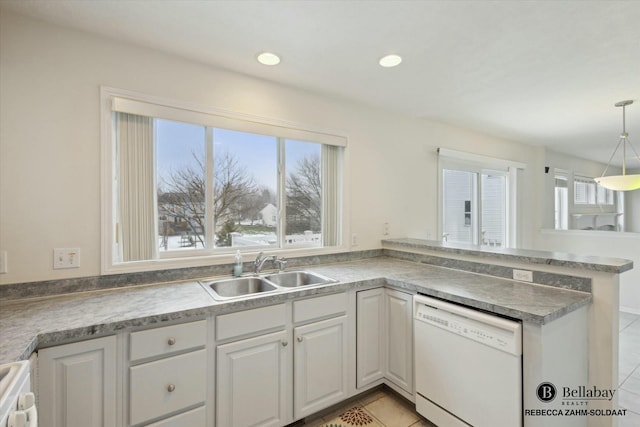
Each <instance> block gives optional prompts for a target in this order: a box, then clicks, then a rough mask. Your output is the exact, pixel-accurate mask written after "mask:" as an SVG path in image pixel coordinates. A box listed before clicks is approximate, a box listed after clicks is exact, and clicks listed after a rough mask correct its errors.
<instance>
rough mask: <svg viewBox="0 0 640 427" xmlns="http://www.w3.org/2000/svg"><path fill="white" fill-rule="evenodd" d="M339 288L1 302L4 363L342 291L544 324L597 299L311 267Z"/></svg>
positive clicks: (397, 264) (382, 265) (370, 267)
mask: <svg viewBox="0 0 640 427" xmlns="http://www.w3.org/2000/svg"><path fill="white" fill-rule="evenodd" d="M305 269H306V270H310V271H314V272H318V273H321V274H324V275H326V276H329V277H332V278H334V279H337V280H339V283H336V284H330V285H322V286H313V287H307V288H297V289H296V288H294V289H291V290H285V291H282V292H278V293H274V294H269V295H257V296H250V297H246V298H242V299H238V300H232V301H225V302H219V301H215V300H214V299H213V298H212V297H211V296H210V295H209V294H208V293H207V292H206V291H205V290H204V289H203V288H202V287H201V286H200V284H198V283H197V282H195V281H193V280H190V281H181V282H174V283H168V284H160V285H149V286H135V287H131V288H125V289H122V288H120V289H113V290H106V291H93V292H82V293H76V294H68V295H64V296H54V297H45V298H32V299H23V300H12V301H3V302H0V334H1V342H2V344H1V348H0V364H2V363H7V362H11V361H14V360H19V359H25V358H27V357H29V355H30V354H31V353H32V352H33V351H34V350H35V349H37V348H39V347H46V346H51V345H55V344H60V343H64V342H70V341H75V340H81V339H89V338H91V337H94V336H101V335H108V334H112V333H116V332H117V331H119V330H123V329H127V328H134V327H140V326H146V325H153V324H160V323H162V322H166V321H171V320H180V319H182V320H188V319H190V318H193V319H199V318H204V317H206V316H207V315H208V314H210V313H221V312H228V311H233V310H239V309H247V308H252V307H257V306H262V305H268V304H273V303H277V302H282V301H286V300H290V299H293V298H299V297H304V296H307V295H319V294H324V293H330V292H336V291H339V290H346V289H354V288H368V287H375V286H383V285H387V286H393V287H396V288H400V289H405V290H407V291H409V292H420V293H424V294H427V295H430V296H435V297H440V298H443V299H446V300H449V301H452V302H458V303H462V304H465V305H468V306H471V307H474V308H478V309H482V310H486V311H490V312H494V313H497V314H501V315H506V316H509V317H513V318H516V319H521V320H523V321H527V322H532V323H536V324H545V323H548V322H551V321H553V320H554V319H557V318H559V317H561V316H563V315H565V314H567V313H569V312H571V311H573V310H575V309H577V308H579V307H582V306H584V305H587V304H589V303H590V302H591V294H590V293H586V292H578V291H573V290H565V289H560V288H554V287H549V286H541V285H532V284H528V283H523V282H516V281H512V280H507V279H500V278H495V277H488V276H482V275H478V274H473V273H467V272H462V271H456V270H450V269H446V268H441V267H434V266H429V265H423V264H418V263H415V262H410V261H403V260H398V259H394V258H387V257H377V258H371V259H365V260H361V261H352V262H344V263H336V264H330V265H315V266H310V267H308V268H305Z"/></svg>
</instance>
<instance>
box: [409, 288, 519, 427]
mask: <svg viewBox="0 0 640 427" xmlns="http://www.w3.org/2000/svg"><path fill="white" fill-rule="evenodd" d="M413 301H414V311H413V312H414V313H415V322H414V328H415V330H414V333H415V365H416V366H415V370H416V373H415V374H416V410H417V411H418V413H420V414H422V415H423V416H424V417H425V418H427V419H429V420H430V421H432V422H433V423H435V424H436V425H438V426H439V427H465V426H474V427H519V426H522V422H523V421H522V419H523V417H522V324H521V322H517V321H514V320H510V319H505V318H502V317H498V316H495V315H491V314H487V313H484V312H480V311H478V310H473V309H469V308H466V307H462V306H459V305H455V304H451V303H447V302H444V301H441V300H438V299H435V298H430V297H427V296H423V295H416V296H415V297H414V300H413Z"/></svg>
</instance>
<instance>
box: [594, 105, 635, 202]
mask: <svg viewBox="0 0 640 427" xmlns="http://www.w3.org/2000/svg"><path fill="white" fill-rule="evenodd" d="M631 104H633V101H632V100H627V101H620V102H617V103H616V104H615V105H616V107H622V133H621V134H620V141H618V145H617V146H616V149H615V150H614V151H613V154H612V155H611V158H610V159H609V163H607V167H606V168H605V169H604V172H602V176H601V177H600V178H594V180H595V181H596V182H597V183H598V184H600V185H602V186H603V187H604V188H608V189H609V190H615V191H630V190H637V189H638V188H640V174H635V175H627V144H629V148H631V150H632V151H633V153H634V154H635V155H636V158H637V159H638V161H639V162H640V156H639V155H638V152H637V151H636V149H635V148H633V145H631V141H629V134H628V133H627V124H626V117H625V116H626V111H625V108H626V107H627V105H631ZM620 145H622V175H610V176H604V174H606V173H607V169H609V166H610V165H611V160H613V157H614V156H615V155H616V152H617V151H618V148H620Z"/></svg>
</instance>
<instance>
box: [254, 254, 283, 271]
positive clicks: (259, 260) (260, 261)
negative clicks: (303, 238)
mask: <svg viewBox="0 0 640 427" xmlns="http://www.w3.org/2000/svg"><path fill="white" fill-rule="evenodd" d="M277 259H278V257H277V256H275V255H271V256H264V252H260V253H259V254H258V256H257V257H256V260H255V261H254V262H253V272H254V273H255V274H260V271H262V266H263V265H264V263H265V262H267V261H271V262H275V261H276V260H277Z"/></svg>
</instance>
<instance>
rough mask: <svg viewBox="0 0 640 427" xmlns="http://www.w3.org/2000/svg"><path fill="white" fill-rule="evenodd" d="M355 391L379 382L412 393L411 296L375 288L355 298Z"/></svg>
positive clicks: (361, 292) (392, 290)
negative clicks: (356, 388)
mask: <svg viewBox="0 0 640 427" xmlns="http://www.w3.org/2000/svg"><path fill="white" fill-rule="evenodd" d="M356 300H357V334H358V336H357V361H356V364H357V366H356V372H357V379H356V384H357V387H358V388H362V387H365V386H367V385H369V384H374V383H376V382H378V381H380V380H381V379H384V380H385V381H386V382H388V383H392V384H394V385H396V386H397V387H400V388H401V389H402V390H404V391H406V392H408V393H409V394H413V304H412V295H411V294H408V293H406V292H401V291H397V290H394V289H386V288H377V289H370V290H366V291H360V292H358V295H357V299H356Z"/></svg>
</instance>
